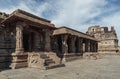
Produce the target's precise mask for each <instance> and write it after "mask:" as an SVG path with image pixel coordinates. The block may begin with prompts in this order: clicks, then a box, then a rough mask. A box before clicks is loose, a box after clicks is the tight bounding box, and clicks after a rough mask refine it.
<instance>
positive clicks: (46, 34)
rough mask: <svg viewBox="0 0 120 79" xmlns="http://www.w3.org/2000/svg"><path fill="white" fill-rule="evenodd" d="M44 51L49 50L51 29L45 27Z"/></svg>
mask: <svg viewBox="0 0 120 79" xmlns="http://www.w3.org/2000/svg"><path fill="white" fill-rule="evenodd" d="M44 31H45V51H47V52H49V51H51V38H50V35H51V31H50V30H49V29H45V30H44Z"/></svg>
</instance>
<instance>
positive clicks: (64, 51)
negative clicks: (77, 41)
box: [61, 35, 68, 63]
mask: <svg viewBox="0 0 120 79" xmlns="http://www.w3.org/2000/svg"><path fill="white" fill-rule="evenodd" d="M67 38H68V36H67V35H62V36H61V39H62V56H63V57H62V59H61V63H64V62H66V55H67V54H68V44H67Z"/></svg>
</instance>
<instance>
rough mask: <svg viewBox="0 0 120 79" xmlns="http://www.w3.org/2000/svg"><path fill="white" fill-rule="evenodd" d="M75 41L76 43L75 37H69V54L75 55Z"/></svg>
mask: <svg viewBox="0 0 120 79" xmlns="http://www.w3.org/2000/svg"><path fill="white" fill-rule="evenodd" d="M75 41H76V37H75V36H72V37H71V52H72V53H75V52H76V46H75Z"/></svg>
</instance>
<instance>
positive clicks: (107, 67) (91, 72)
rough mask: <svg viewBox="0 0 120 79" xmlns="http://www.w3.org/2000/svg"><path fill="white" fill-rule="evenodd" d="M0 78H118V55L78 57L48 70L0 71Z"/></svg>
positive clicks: (119, 75)
mask: <svg viewBox="0 0 120 79" xmlns="http://www.w3.org/2000/svg"><path fill="white" fill-rule="evenodd" d="M0 79H120V56H104V57H103V58H102V59H97V60H88V59H79V60H75V61H72V62H68V63H66V67H60V68H55V69H50V70H40V69H34V68H22V69H16V70H5V71H1V72H0Z"/></svg>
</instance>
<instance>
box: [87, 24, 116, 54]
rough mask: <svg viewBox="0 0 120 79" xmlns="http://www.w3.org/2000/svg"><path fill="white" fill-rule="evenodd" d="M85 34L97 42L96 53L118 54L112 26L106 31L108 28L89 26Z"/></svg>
mask: <svg viewBox="0 0 120 79" xmlns="http://www.w3.org/2000/svg"><path fill="white" fill-rule="evenodd" d="M87 34H88V35H91V36H93V37H94V38H96V39H97V40H98V41H99V42H98V52H100V53H114V52H118V38H117V35H116V31H115V29H114V27H113V26H112V27H111V29H110V30H108V27H100V26H91V27H89V28H88V31H87Z"/></svg>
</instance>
